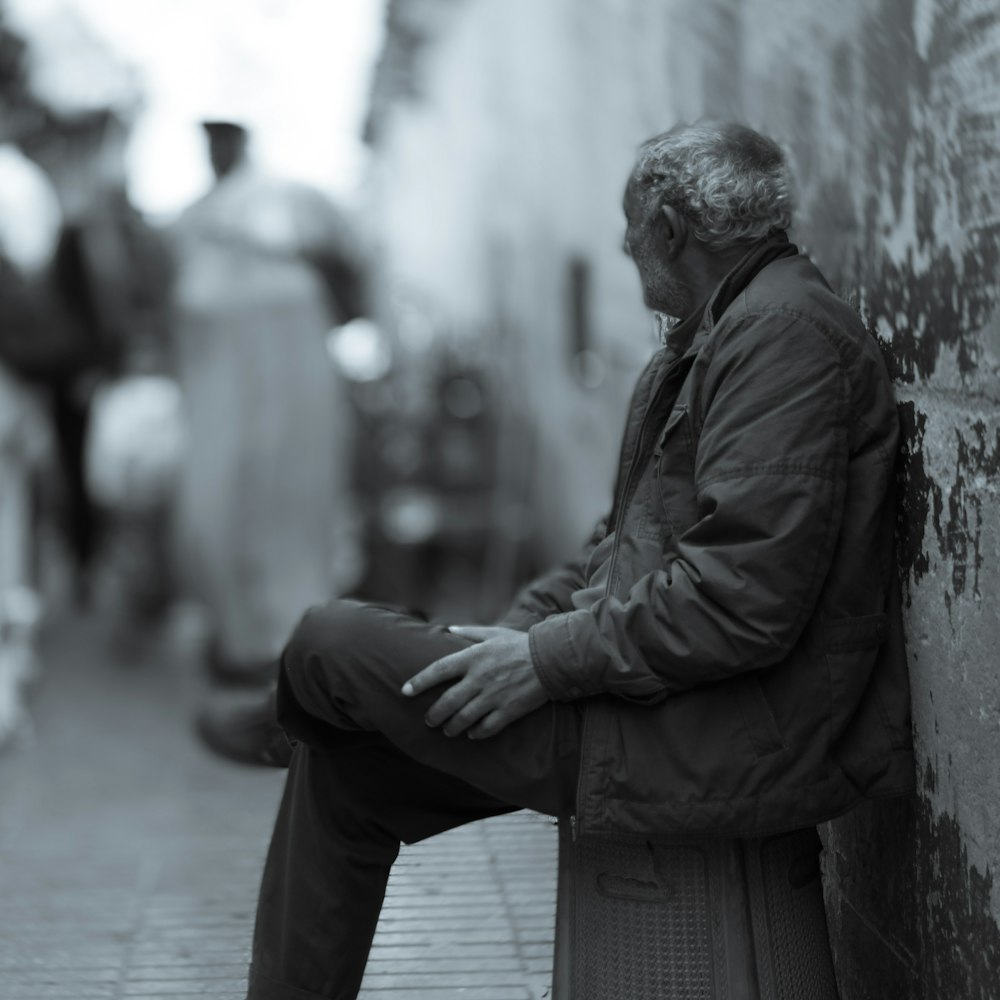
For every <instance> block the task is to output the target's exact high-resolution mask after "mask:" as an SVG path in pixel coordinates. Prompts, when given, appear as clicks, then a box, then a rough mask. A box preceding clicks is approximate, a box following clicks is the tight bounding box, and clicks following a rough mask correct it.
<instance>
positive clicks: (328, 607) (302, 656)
mask: <svg viewBox="0 0 1000 1000" xmlns="http://www.w3.org/2000/svg"><path fill="white" fill-rule="evenodd" d="M364 620H365V615H364V605H362V604H358V603H357V602H355V601H343V600H334V601H330V602H329V603H327V604H319V605H316V606H315V607H312V608H310V609H309V610H308V611H306V613H305V614H304V615H303V616H302V618H301V619H300V620H299V623H298V625H296V626H295V629H294V630H293V631H292V634H291V636H290V638H289V640H288V643H287V644H286V646H285V650H284V652H283V653H282V656H281V665H282V668H283V673H284V674H285V678H286V679H287V681H288V682H289V683H290V684H291V686H292V689H293V691H294V692H295V693H296V696H298V697H300V698H301V697H303V696H305V697H308V695H309V693H310V691H311V690H312V689H314V688H315V685H316V684H317V683H321V684H322V685H323V686H325V687H327V688H328V689H329V687H330V686H331V685H332V684H334V682H335V681H336V678H337V676H338V675H339V674H340V673H341V672H342V668H343V666H344V665H345V664H346V663H347V662H350V660H351V659H352V658H353V654H354V653H355V651H357V650H359V649H361V648H363V643H364V637H363V632H364Z"/></svg>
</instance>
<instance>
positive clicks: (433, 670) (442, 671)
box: [403, 650, 468, 698]
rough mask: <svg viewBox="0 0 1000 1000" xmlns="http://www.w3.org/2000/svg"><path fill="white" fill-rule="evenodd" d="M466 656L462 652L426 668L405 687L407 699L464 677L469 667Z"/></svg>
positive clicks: (436, 661)
mask: <svg viewBox="0 0 1000 1000" xmlns="http://www.w3.org/2000/svg"><path fill="white" fill-rule="evenodd" d="M464 654H465V650H460V651H459V652H457V653H451V654H450V655H448V656H443V657H441V659H440V660H435V661H434V662H433V663H431V664H429V665H428V666H426V667H424V669H423V670H421V671H420V673H418V674H414V675H413V676H412V677H411V678H410V679H409V680H408V681H407V682H406V683H405V684H404V685H403V694H405V695H406V696H407V698H413V697H414V696H416V695H418V694H422V693H423V692H424V691H426V690H427V689H428V688H432V687H434V686H435V685H437V684H443V683H444V682H445V681H453V680H455V679H456V678H458V677H464V676H465V672H466V670H467V666H468V665H467V663H466V660H465V657H464Z"/></svg>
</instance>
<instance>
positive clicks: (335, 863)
mask: <svg viewBox="0 0 1000 1000" xmlns="http://www.w3.org/2000/svg"><path fill="white" fill-rule="evenodd" d="M470 645H472V642H471V640H470V639H468V638H465V637H463V636H460V635H456V634H454V633H452V632H449V631H448V629H447V628H446V627H445V626H442V625H432V624H429V623H427V622H424V621H421V620H419V619H417V618H413V617H410V616H408V615H404V614H401V613H399V612H397V611H392V610H388V609H385V608H378V607H374V606H371V605H366V604H360V603H357V602H354V601H334V602H332V603H331V604H328V605H325V606H323V607H320V608H314V609H312V610H311V611H310V612H308V613H307V614H306V616H305V617H304V618H303V619H302V621H301V622H300V624H299V626H298V627H297V629H296V630H295V632H294V634H293V636H292V638H291V640H290V642H289V644H288V646H287V648H286V649H285V652H284V654H283V656H282V669H281V676H280V680H279V685H278V700H277V706H278V718H279V721H280V722H281V724H282V725H283V726H284V727H285V730H286V731H287V732H288V734H289V735H290V736H291V737H292V738H293V739H295V740H297V741H298V745H297V747H296V749H295V753H294V755H293V758H292V762H291V765H290V767H289V772H288V779H287V784H286V786H285V793H284V797H283V799H282V802H281V807H280V809H279V812H278V819H277V822H276V825H275V829H274V834H273V837H272V840H271V846H270V850H269V852H268V857H267V863H266V865H265V868H264V875H263V880H262V884H261V892H260V900H259V903H258V910H257V924H256V929H255V932H254V943H253V963H252V966H251V970H250V990H249V994H248V1000H317V998H324V1000H353V998H354V997H356V996H357V993H358V989H359V987H360V984H361V979H362V976H363V974H364V969H365V964H366V961H367V957H368V952H369V949H370V947H371V941H372V937H373V935H374V933H375V927H376V924H377V922H378V916H379V911H380V909H381V906H382V900H383V897H384V894H385V887H386V880H387V879H388V875H389V869H390V867H391V865H392V863H393V861H394V860H395V859H396V856H397V854H398V851H399V845H400V843H401V842H403V843H413V842H415V841H418V840H422V839H423V838H425V837H429V836H432V835H433V834H435V833H441V832H443V831H444V830H448V829H451V828H452V827H455V826H459V825H461V824H463V823H468V822H470V821H472V820H476V819H481V818H483V817H486V816H492V815H498V814H500V813H504V812H510V811H513V810H515V809H520V808H530V809H534V810H536V811H538V812H542V813H547V814H549V815H553V816H556V815H560V814H562V813H565V812H567V811H570V809H571V807H572V802H573V794H574V790H575V786H576V779H577V772H578V767H579V752H580V731H581V719H582V714H581V711H580V706H579V705H577V704H575V703H574V704H563V703H556V702H547V703H546V704H545V705H543V706H542V707H541V708H538V709H536V710H535V711H533V712H531V713H530V714H528V715H526V716H524V717H523V718H520V719H518V720H516V721H514V722H512V723H511V724H510V725H508V726H507V727H506V728H504V729H503V730H502V731H501V732H499V733H497V734H496V735H493V736H490V737H488V738H486V739H469V738H467V736H466V735H464V734H463V735H458V736H454V737H450V736H448V735H446V734H445V732H444V730H443V729H441V728H437V727H435V726H432V725H429V724H428V723H427V722H426V721H425V716H426V715H427V713H428V711H429V710H430V709H431V707H432V706H433V705H435V703H436V702H437V701H438V699H439V698H440V696H441V694H442V691H443V690H445V688H444V687H443V686H442V685H438V686H437V687H434V688H431V689H428V690H426V691H421V692H420V693H418V694H416V695H414V696H412V697H407V696H406V695H404V694H403V693H402V687H403V685H404V683H406V682H407V681H409V680H410V679H411V678H413V677H414V676H416V675H418V674H419V673H420V672H421V671H422V670H424V669H425V668H426V667H427V666H428V665H429V664H431V663H435V662H437V661H439V660H441V659H442V658H443V657H446V656H449V655H450V654H453V653H456V652H458V651H460V650H462V649H466V648H468V647H469V646H470Z"/></svg>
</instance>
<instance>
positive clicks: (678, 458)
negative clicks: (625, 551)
mask: <svg viewBox="0 0 1000 1000" xmlns="http://www.w3.org/2000/svg"><path fill="white" fill-rule="evenodd" d="M653 462H654V468H655V469H656V484H657V491H658V494H659V498H660V503H661V505H662V510H663V516H664V520H665V523H666V526H667V529H668V531H669V533H670V534H672V535H680V534H681V533H682V532H684V531H686V530H687V529H688V528H690V527H691V525H693V524H694V523H695V521H697V520H698V503H697V491H696V489H695V483H694V434H693V432H692V429H691V417H690V415H689V414H688V409H687V406H675V407H674V408H673V409H672V410H671V411H670V416H669V417H668V418H667V422H666V423H665V424H664V425H663V429H662V430H661V431H660V436H659V437H658V438H657V441H656V448H655V450H654V452H653Z"/></svg>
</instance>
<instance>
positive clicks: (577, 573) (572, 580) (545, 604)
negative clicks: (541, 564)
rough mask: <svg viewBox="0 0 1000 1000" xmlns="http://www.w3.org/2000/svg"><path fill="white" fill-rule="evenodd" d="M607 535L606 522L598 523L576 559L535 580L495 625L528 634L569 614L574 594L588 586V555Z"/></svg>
mask: <svg viewBox="0 0 1000 1000" xmlns="http://www.w3.org/2000/svg"><path fill="white" fill-rule="evenodd" d="M606 534H607V518H606V517H605V518H602V519H601V520H600V521H598V522H597V526H596V527H595V528H594V530H593V532H592V533H591V536H590V538H589V539H588V541H587V542H586V544H585V545H584V546H583V548H582V549H581V550H580V551H579V552H578V553H577V554H576V556H575V557H574V558H573V559H571V560H570V561H569V562H567V563H566V564H564V565H563V566H559V567H557V568H556V569H553V570H550V571H549V572H548V573H544V574H543V575H542V576H539V577H536V578H535V579H534V580H532V581H531V583H529V584H527V586H525V587H524V588H523V589H522V590H521V591H520V592H519V593H518V594H517V595H516V596H515V598H514V600H513V602H512V603H511V606H510V607H509V608H508V609H507V612H506V614H504V616H503V618H501V619H500V621H499V622H498V623H497V624H498V625H504V626H506V627H507V628H516V629H518V630H519V631H521V632H527V631H528V629H530V628H531V626H532V625H535V624H537V623H538V622H540V621H544V620H545V619H546V618H548V617H549V616H550V615H557V614H560V613H561V612H564V611H568V610H569V609H570V608H571V607H572V603H571V600H570V599H571V598H572V596H573V594H574V593H575V592H576V591H577V590H579V589H580V588H581V587H585V586H586V583H587V578H586V570H587V563H588V562H589V561H590V555H591V553H592V552H593V551H594V549H595V548H596V547H597V545H598V543H599V542H600V541H601V539H603V538H604V536H605V535H606Z"/></svg>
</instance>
